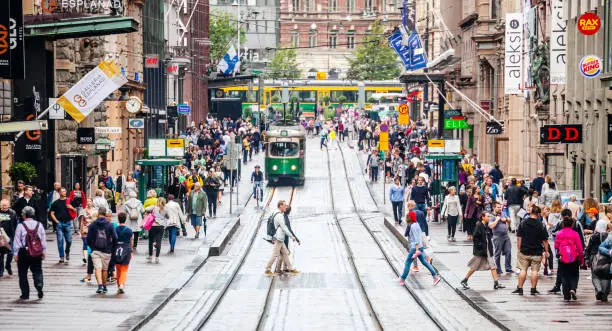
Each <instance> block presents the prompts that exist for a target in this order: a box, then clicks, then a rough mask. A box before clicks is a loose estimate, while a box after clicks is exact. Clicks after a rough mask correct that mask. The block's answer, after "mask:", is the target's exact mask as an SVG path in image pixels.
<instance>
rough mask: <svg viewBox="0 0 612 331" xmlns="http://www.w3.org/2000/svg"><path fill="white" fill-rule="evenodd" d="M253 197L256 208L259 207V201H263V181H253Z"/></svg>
mask: <svg viewBox="0 0 612 331" xmlns="http://www.w3.org/2000/svg"><path fill="white" fill-rule="evenodd" d="M253 197H254V198H255V201H256V202H257V209H260V206H259V203H260V202H263V182H260V181H255V182H253Z"/></svg>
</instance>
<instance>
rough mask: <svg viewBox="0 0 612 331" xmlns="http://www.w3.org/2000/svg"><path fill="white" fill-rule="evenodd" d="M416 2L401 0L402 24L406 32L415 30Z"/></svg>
mask: <svg viewBox="0 0 612 331" xmlns="http://www.w3.org/2000/svg"><path fill="white" fill-rule="evenodd" d="M415 22H416V2H415V1H409V0H402V25H403V26H404V28H405V29H406V31H408V33H410V32H412V31H415V30H416V24H415Z"/></svg>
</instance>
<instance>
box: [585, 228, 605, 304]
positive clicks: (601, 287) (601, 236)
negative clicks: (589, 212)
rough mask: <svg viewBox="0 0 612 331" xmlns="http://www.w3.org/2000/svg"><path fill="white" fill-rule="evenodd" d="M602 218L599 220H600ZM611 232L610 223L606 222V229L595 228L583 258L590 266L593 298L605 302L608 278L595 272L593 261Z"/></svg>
mask: <svg viewBox="0 0 612 331" xmlns="http://www.w3.org/2000/svg"><path fill="white" fill-rule="evenodd" d="M601 221H602V220H599V222H601ZM611 232H612V224H611V223H607V225H606V229H605V230H603V229H596V230H595V233H593V235H592V236H591V240H589V243H588V245H587V248H586V250H585V252H584V258H585V260H586V261H587V262H586V263H587V265H589V266H590V268H591V280H592V282H593V287H594V289H595V299H596V300H600V301H602V302H605V301H607V300H608V294H609V293H610V278H603V277H600V276H599V275H598V274H597V273H595V267H596V266H595V265H594V264H593V262H598V261H597V259H595V257H596V256H597V254H598V253H599V247H600V246H601V244H602V243H603V242H605V241H606V239H607V238H608V236H609V235H610V233H611Z"/></svg>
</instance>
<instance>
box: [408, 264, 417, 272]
mask: <svg viewBox="0 0 612 331" xmlns="http://www.w3.org/2000/svg"><path fill="white" fill-rule="evenodd" d="M410 270H411V271H412V272H419V267H418V266H415V265H413V266H412V269H410Z"/></svg>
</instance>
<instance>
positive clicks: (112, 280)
mask: <svg viewBox="0 0 612 331" xmlns="http://www.w3.org/2000/svg"><path fill="white" fill-rule="evenodd" d="M116 282H117V279H116V278H114V277H109V278H108V283H109V284H115V283H116Z"/></svg>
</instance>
